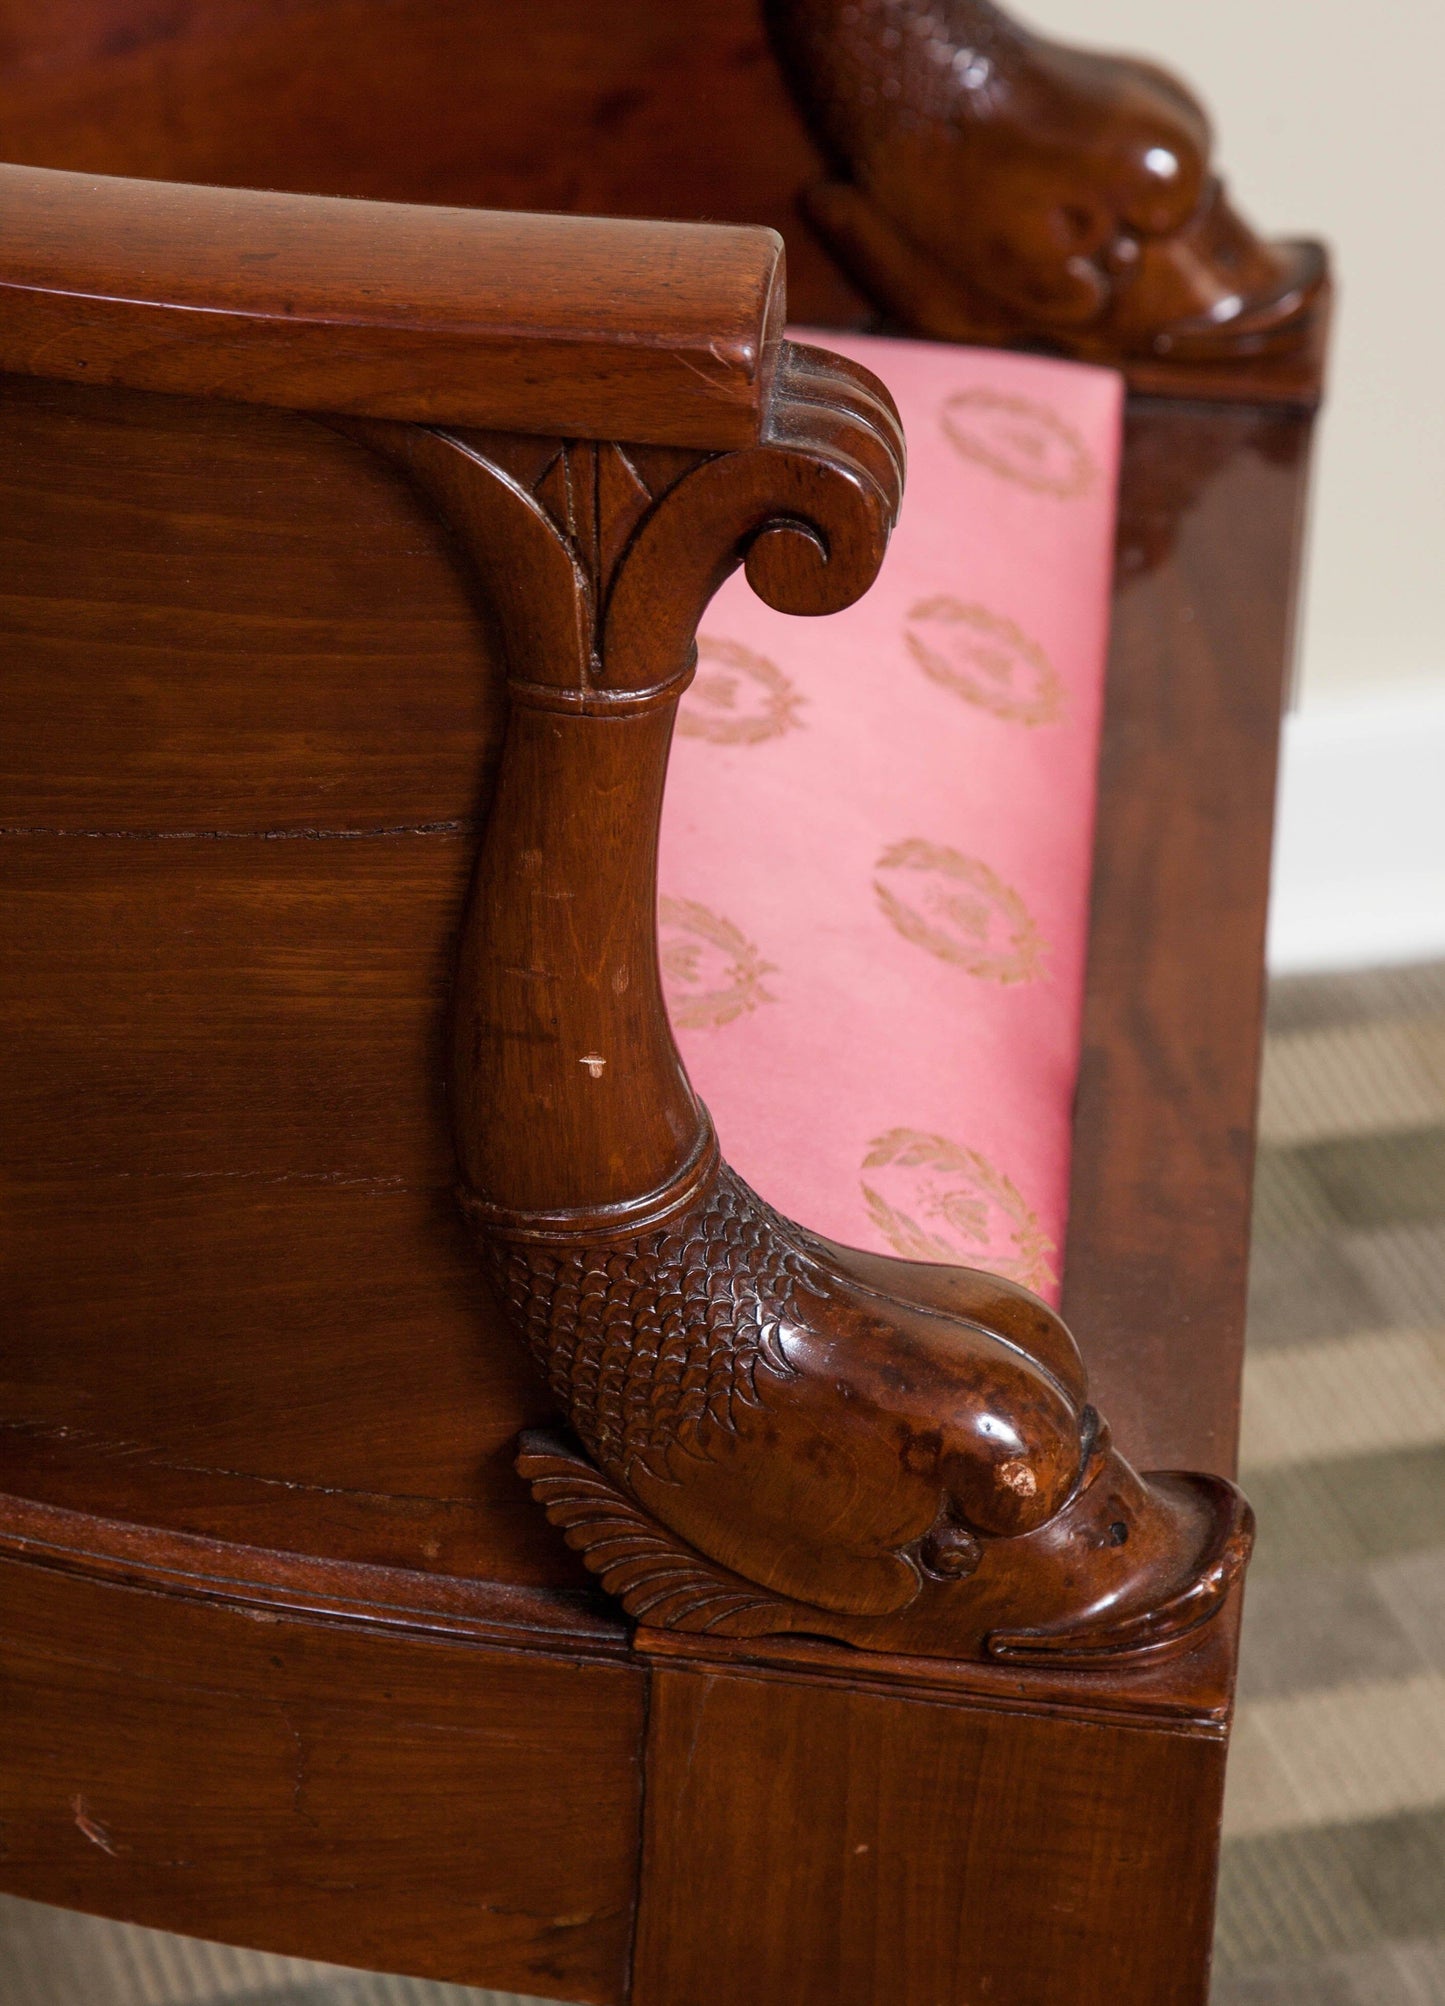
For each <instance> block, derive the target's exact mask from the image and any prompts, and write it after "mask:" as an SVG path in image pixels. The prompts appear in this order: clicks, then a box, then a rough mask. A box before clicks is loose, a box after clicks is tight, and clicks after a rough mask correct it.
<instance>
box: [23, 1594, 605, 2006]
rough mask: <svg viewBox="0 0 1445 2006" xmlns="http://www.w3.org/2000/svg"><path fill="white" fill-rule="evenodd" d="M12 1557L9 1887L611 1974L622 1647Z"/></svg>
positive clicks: (283, 1941)
mask: <svg viewBox="0 0 1445 2006" xmlns="http://www.w3.org/2000/svg"><path fill="white" fill-rule="evenodd" d="M27 1558H28V1563H29V1564H25V1565H17V1564H16V1563H15V1562H14V1561H13V1560H9V1561H0V1700H3V1707H4V1721H5V1740H4V1755H3V1759H0V1828H3V1830H4V1834H5V1852H4V1856H3V1866H0V1871H3V1880H4V1885H5V1887H6V1889H7V1890H8V1891H10V1892H11V1893H13V1894H19V1895H28V1896H30V1897H32V1898H34V1899H37V1900H40V1901H49V1902H58V1903H61V1904H62V1905H68V1906H73V1907H76V1908H84V1909H88V1910H90V1911H91V1912H92V1913H96V1914H100V1915H113V1916H117V1917H120V1918H123V1919H124V1920H127V1921H133V1922H145V1923H152V1924H156V1925H158V1926H160V1927H162V1928H167V1929H183V1930H186V1931H187V1932H189V1933H190V1934H193V1935H198V1936H207V1937H213V1938H219V1939H221V1940H222V1941H224V1942H229V1943H242V1944H254V1945H256V1946H258V1947H260V1948H263V1949H267V1950H273V1951H283V1952H285V1951H292V1952H296V1953H298V1954H301V1955H304V1956H311V1957H320V1958H330V1959H335V1960H336V1961H337V1962H340V1963H344V1964H362V1965H367V1966H374V1967H380V1968H381V1969H384V1970H396V1969H403V1970H407V1971H412V1972H415V1973H417V1974H419V1975H423V1976H427V1975H432V1976H436V1977H442V1978H448V1979H452V1980H461V1981H463V1982H465V1981H468V1980H470V1981H473V1982H476V1983H485V1984H488V1985H494V1986H501V1987H505V1988H507V1989H508V1990H516V1991H520V1992H525V1993H540V1994H542V1995H544V1996H548V1997H558V1998H564V1999H575V2000H581V2001H587V2000H595V2001H598V2002H603V2006H612V2002H615V2001H617V2000H619V1999H621V1998H623V1997H624V1996H625V1991H626V1985H627V1970H628V1963H629V1957H630V1945H631V1935H632V1923H633V1908H634V1901H635V1890H636V1886H637V1878H638V1866H637V1855H638V1844H639V1837H640V1816H641V1788H642V1761H641V1758H642V1738H643V1712H644V1683H645V1681H644V1677H643V1674H642V1671H641V1669H640V1668H639V1667H638V1666H637V1665H635V1664H628V1663H626V1662H625V1661H622V1662H609V1661H607V1660H606V1659H602V1658H592V1659H586V1658H578V1657H576V1656H575V1655H574V1656H572V1657H570V1658H563V1657H561V1656H557V1655H549V1654H547V1653H545V1652H538V1651H536V1650H532V1651H526V1652H518V1651H507V1650H500V1649H493V1648H488V1647H485V1646H480V1645H478V1644H477V1643H476V1642H475V1641H473V1640H465V1641H464V1640H462V1639H460V1638H455V1637H454V1638H451V1639H448V1638H445V1637H441V1636H431V1637H428V1636H426V1635H423V1634H419V1632H418V1631H417V1630H415V1629H414V1630H412V1631H411V1632H410V1633H407V1632H396V1631H393V1632H386V1631H384V1630H382V1629H379V1628H378V1626H377V1625H376V1624H375V1623H374V1622H368V1621H366V1620H365V1611H364V1605H363V1606H362V1607H353V1608H352V1609H351V1611H350V1612H349V1619H348V1620H345V1621H340V1620H337V1614H338V1612H336V1611H333V1612H332V1618H331V1620H330V1621H306V1620H302V1619H300V1618H299V1617H298V1616H297V1615H296V1614H295V1612H294V1610H293V1611H288V1612H285V1613H282V1612H280V1611H277V1610H275V1609H268V1608H266V1607H265V1606H264V1605H262V1604H259V1603H258V1604H256V1605H254V1606H250V1607H247V1606H243V1605H242V1604H241V1603H239V1602H238V1601H237V1599H236V1598H235V1596H234V1594H232V1595H230V1596H227V1595H225V1594H224V1593H218V1592H217V1590H218V1589H219V1588H220V1586H221V1584H219V1583H212V1584H209V1586H210V1592H209V1593H208V1594H207V1593H202V1594H200V1595H198V1593H197V1590H198V1588H200V1587H202V1579H201V1577H200V1576H199V1574H198V1573H192V1574H191V1576H190V1578H189V1579H188V1580H186V1581H185V1582H184V1584H182V1583H180V1582H178V1583H177V1584H176V1586H177V1588H178V1589H179V1590H180V1592H175V1593H155V1592H143V1591H140V1590H137V1589H135V1588H129V1587H125V1586H122V1585H118V1584H101V1583H98V1582H97V1581H96V1580H94V1579H93V1578H91V1579H87V1578H85V1577H84V1576H83V1575H75V1574H70V1573H67V1572H66V1571H63V1570H62V1569H61V1568H59V1567H57V1566H56V1565H54V1564H51V1561H50V1559H49V1558H47V1560H46V1563H45V1564H35V1563H36V1560H37V1559H39V1558H40V1556H39V1555H38V1554H32V1555H30V1556H28V1557H27ZM157 1585H159V1584H157V1582H156V1581H155V1579H154V1577H152V1581H151V1587H152V1589H154V1587H155V1586H157Z"/></svg>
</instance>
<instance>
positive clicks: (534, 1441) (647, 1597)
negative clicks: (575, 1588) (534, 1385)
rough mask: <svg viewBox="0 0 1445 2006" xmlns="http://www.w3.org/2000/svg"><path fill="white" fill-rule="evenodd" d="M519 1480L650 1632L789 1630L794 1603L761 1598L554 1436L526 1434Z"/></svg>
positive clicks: (521, 1441)
mask: <svg viewBox="0 0 1445 2006" xmlns="http://www.w3.org/2000/svg"><path fill="white" fill-rule="evenodd" d="M517 1474H518V1476H520V1477H521V1478H522V1479H523V1481H524V1482H525V1483H527V1484H529V1485H530V1486H531V1491H532V1496H533V1497H534V1498H535V1499H536V1501H537V1503H538V1504H539V1505H540V1506H541V1507H542V1509H543V1511H545V1512H546V1514H547V1517H548V1519H549V1521H550V1522H551V1523H552V1524H553V1525H555V1526H556V1527H557V1528H558V1530H559V1531H560V1532H561V1534H562V1536H563V1538H564V1539H565V1540H566V1542H567V1544H568V1545H569V1546H570V1547H571V1548H572V1550H573V1552H574V1553H579V1554H580V1555H581V1556H582V1559H583V1561H584V1562H585V1563H586V1565H587V1567H588V1568H589V1569H590V1570H591V1571H592V1573H593V1574H595V1575H596V1576H597V1578H598V1580H599V1581H600V1582H601V1583H602V1586H603V1587H604V1588H605V1589H606V1591H607V1593H608V1594H609V1595H615V1596H616V1597H617V1599H618V1601H619V1602H620V1603H621V1604H622V1606H623V1608H624V1609H625V1610H626V1611H627V1613H628V1615H629V1616H633V1617H635V1618H636V1619H637V1621H638V1622H639V1623H642V1622H646V1623H648V1624H650V1625H652V1626H653V1627H654V1628H656V1629H664V1630H688V1631H693V1632H704V1631H705V1632H709V1633H710V1634H712V1635H713V1636H717V1637H759V1636H767V1635H770V1634H775V1633H777V1632H778V1631H783V1630H791V1629H794V1628H796V1627H797V1618H798V1616H799V1615H800V1614H801V1613H802V1612H801V1611H799V1609H798V1608H797V1605H796V1604H790V1603H786V1602H780V1601H778V1600H776V1599H775V1598H774V1597H771V1596H768V1595H764V1594H761V1593H760V1592H759V1591H758V1589H757V1588H755V1587H754V1586H753V1584H752V1583H751V1582H749V1581H744V1580H743V1579H742V1578H741V1576H739V1575H736V1574H730V1573H729V1572H728V1571H727V1569H726V1568H725V1567H718V1566H715V1565H714V1563H713V1562H712V1561H710V1560H707V1559H704V1557H703V1555H702V1554H700V1553H698V1552H696V1551H695V1550H694V1549H693V1548H692V1547H690V1546H688V1545H687V1544H686V1543H685V1542H684V1541H683V1540H680V1539H678V1538H677V1537H676V1536H675V1535H674V1534H673V1533H670V1532H668V1531H666V1530H665V1528H664V1527H662V1526H660V1525H659V1524H658V1523H657V1521H656V1520H655V1519H652V1518H650V1517H649V1516H648V1515H647V1513H646V1512H644V1511H643V1510H642V1509H641V1507H640V1506H639V1505H637V1504H635V1503H634V1502H633V1500H632V1499H631V1498H630V1497H628V1495H627V1493H626V1492H625V1491H624V1490H622V1489H621V1488H620V1487H619V1486H618V1485H617V1484H614V1483H613V1482H612V1481H611V1479H610V1478H609V1477H606V1476H604V1475H603V1474H602V1472H601V1471H600V1470H598V1469H597V1468H596V1467H595V1466H594V1465H593V1464H592V1463H589V1462H588V1461H587V1459H586V1457H585V1456H584V1455H582V1453H581V1451H580V1450H577V1449H573V1448H571V1447H570V1446H569V1445H568V1444H567V1442H566V1441H565V1440H564V1439H563V1438H562V1437H561V1436H560V1435H552V1434H548V1433H545V1432H543V1431H541V1430H529V1431H528V1432H527V1433H526V1434H524V1435H522V1436H521V1437H520V1438H519V1441H518V1454H517Z"/></svg>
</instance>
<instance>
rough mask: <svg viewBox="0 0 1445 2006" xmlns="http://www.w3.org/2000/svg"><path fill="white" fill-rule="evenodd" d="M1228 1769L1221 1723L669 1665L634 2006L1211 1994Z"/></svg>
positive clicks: (1013, 2001) (1187, 2005) (1001, 2001)
mask: <svg viewBox="0 0 1445 2006" xmlns="http://www.w3.org/2000/svg"><path fill="white" fill-rule="evenodd" d="M1223 1782H1224V1740H1223V1732H1222V1728H1221V1727H1220V1725H1219V1724H1218V1723H1217V1722H1216V1723H1211V1722H1207V1721H1201V1722H1198V1723H1194V1724H1191V1725H1187V1726H1186V1725H1185V1724H1183V1723H1180V1722H1175V1723H1173V1724H1172V1725H1167V1726H1166V1725H1164V1724H1162V1723H1155V1724H1151V1725H1148V1726H1145V1725H1142V1724H1139V1723H1134V1724H1124V1723H1121V1722H1119V1721H1118V1720H1114V1721H1110V1720H1108V1719H1107V1718H1104V1717H1098V1716H1096V1717H1095V1718H1092V1719H1091V1718H1088V1717H1087V1715H1085V1716H1083V1717H1080V1716H1079V1715H1077V1714H1069V1713H1064V1714H1055V1713H1054V1712H1052V1711H1051V1710H1050V1709H1049V1708H1047V1707H1043V1706H1038V1705H1030V1704H1029V1703H1028V1701H1027V1699H1026V1698H1024V1697H1023V1696H1022V1695H1021V1694H1020V1695H1018V1696H1017V1697H1014V1698H1011V1699H1010V1698H1005V1697H1002V1696H1001V1697H1000V1698H999V1699H998V1700H997V1701H995V1703H994V1704H992V1705H979V1706H962V1705H948V1704H946V1703H943V1702H942V1701H941V1700H940V1696H939V1695H938V1694H937V1693H931V1692H929V1691H928V1690H927V1689H926V1688H924V1689H914V1690H912V1691H910V1690H909V1687H908V1685H907V1683H906V1680H905V1681H900V1682H898V1683H896V1684H892V1685H890V1686H889V1687H888V1688H887V1689H886V1690H880V1689H879V1688H877V1687H876V1686H875V1687H870V1685H869V1683H868V1680H867V1674H866V1671H864V1672H863V1673H862V1674H861V1675H859V1676H857V1677H854V1676H851V1675H849V1674H844V1675H843V1676H842V1677H840V1678H837V1679H835V1680H830V1681H828V1682H826V1683H825V1682H823V1681H822V1680H816V1681H815V1679H813V1678H810V1677H808V1676H807V1674H806V1672H805V1671H804V1670H803V1669H802V1668H795V1669H794V1671H793V1673H792V1675H791V1676H789V1677H787V1678H783V1677H781V1676H779V1675H778V1673H776V1672H770V1671H766V1670H763V1669H753V1670H751V1671H749V1672H743V1671H741V1670H739V1671H736V1672H733V1673H729V1672H727V1671H726V1670H724V1669H720V1668H719V1667H717V1666H715V1665H706V1664H697V1665H693V1666H687V1667H670V1668H668V1669H662V1668H659V1669H657V1670H655V1671H654V1673H653V1679H652V1695H651V1702H650V1707H649V1720H648V1789H647V1795H646V1800H645V1819H646V1834H647V1836H646V1845H645V1850H644V1855H643V1901H642V1913H641V1917H640V1920H639V1928H638V1940H637V1953H636V1964H635V1968H634V1976H633V1986H632V1995H631V1997H632V2000H633V2002H635V2006H681V2003H682V2002H684V2001H686V2002H689V2006H690V2002H692V2001H694V2000H704V1999H707V2000H713V2001H715V2002H716V2006H753V2002H754V2001H758V2000H772V1999H786V2000H788V2001H789V2002H790V2006H891V2002H893V2001H897V2000H909V2001H917V2002H919V2006H924V2002H927V2006H955V2002H957V2006H964V2002H972V2001H974V2000H980V2001H982V2000H987V2001H988V2002H990V2006H994V2002H997V2006H1043V2003H1044V2002H1045V2001H1047V2002H1050V2006H1052V2002H1054V2001H1056V2000H1070V2001H1077V2002H1078V2006H1123V2002H1129V2006H1134V2003H1135V2002H1137V2006H1202V2002H1203V2000H1204V1997H1205V1988H1206V1985H1207V1978H1206V1973H1207V1968H1208V1960H1209V1938H1210V1926H1211V1919H1212V1917H1211V1909H1212V1902H1211V1890H1212V1883H1213V1874H1214V1861H1215V1853H1216V1848H1217V1843H1218V1842H1217V1837H1216V1832H1217V1821H1218V1813H1219V1803H1220V1799H1221V1796H1222V1793H1223ZM723 1807H725V1809H723ZM682 1860H685V1861H686V1862H687V1863H688V1867H687V1871H686V1872H679V1871H677V1870H675V1869H674V1867H673V1866H672V1862H674V1861H682Z"/></svg>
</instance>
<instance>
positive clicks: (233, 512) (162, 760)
mask: <svg viewBox="0 0 1445 2006" xmlns="http://www.w3.org/2000/svg"><path fill="white" fill-rule="evenodd" d="M501 718H502V695H501V686H500V682H499V680H498V679H497V677H496V676H495V675H494V674H493V673H492V670H491V665H490V659H489V650H488V647H487V642H486V630H485V625H484V622H483V619H482V616H481V613H480V609H479V608H478V607H477V605H476V604H475V603H474V601H473V599H472V597H471V596H470V593H469V589H468V586H467V584H466V583H465V581H464V578H463V575H462V573H461V571H460V569H459V568H458V565H457V563H456V562H455V560H454V557H453V553H452V550H451V546H450V544H449V542H448V539H447V535H446V532H445V531H444V530H443V529H442V528H441V526H440V525H439V524H438V523H437V522H436V520H435V519H434V517H432V516H431V515H430V514H429V513H428V512H427V510H426V508H425V507H424V505H423V504H422V503H421V502H420V501H418V500H417V499H416V498H415V497H414V496H413V495H412V493H411V491H410V490H409V488H408V487H407V486H406V484H405V483H404V482H403V481H401V480H400V479H399V478H398V477H397V476H396V474H395V473H393V472H392V471H391V470H390V469H389V468H387V467H386V466H384V465H383V464H381V462H379V461H378V460H376V459H375V458H374V457H373V456H372V455H371V454H370V453H368V452H366V451H364V450H363V449H362V448H361V447H360V446H357V445H354V444H353V443H352V442H351V441H350V440H347V439H343V438H342V437H340V436H339V435H338V434H337V433H336V432H333V431H332V430H331V429H330V428H329V427H327V426H326V425H324V424H321V423H318V422H316V421H313V420H311V419H307V418H296V417H292V416H290V415H289V414H286V413H281V412H270V411H263V410H256V409H247V408H243V407H238V406H234V405H227V404H206V403H202V402H198V401H195V400H193V399H190V398H184V397H157V396H149V395H144V394H141V393H137V392H125V391H106V392H98V391H94V390H88V389H84V388H73V387H71V386H69V385H66V384H60V383H48V382H42V381H38V380H31V379H28V378H25V377H14V376H10V377H0V830H11V829H50V830H77V831H84V832H87V833H94V832H97V831H115V830H123V831H125V832H127V833H129V834H132V835H145V834H152V835H177V834H180V833H182V832H191V833H198V834H202V835H215V834H235V833H238V832H243V831H247V830H267V831H286V832H293V833H302V832H305V833H314V832H316V831H320V830H348V831H349V830H374V829H396V828H402V827H411V826H415V825H418V824H426V825H430V824H435V823H438V822H455V821H458V820H462V819H465V818H468V817H472V816H475V815H476V813H477V812H478V809H479V807H480V805H481V802H482V800H483V799H484V798H485V785H486V780H487V775H488V772H489V770H490V766H491V763H492V759H493V756H494V754H495V750H496V745H497V741H498V738H499V735H500V730H501Z"/></svg>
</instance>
